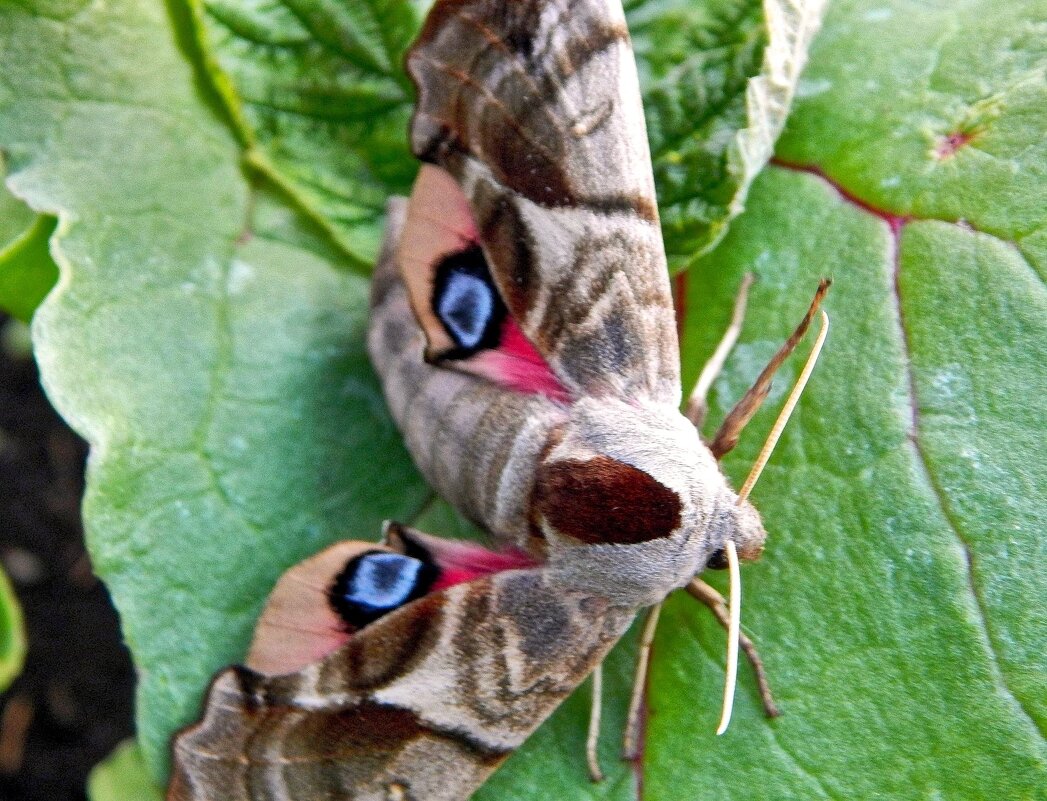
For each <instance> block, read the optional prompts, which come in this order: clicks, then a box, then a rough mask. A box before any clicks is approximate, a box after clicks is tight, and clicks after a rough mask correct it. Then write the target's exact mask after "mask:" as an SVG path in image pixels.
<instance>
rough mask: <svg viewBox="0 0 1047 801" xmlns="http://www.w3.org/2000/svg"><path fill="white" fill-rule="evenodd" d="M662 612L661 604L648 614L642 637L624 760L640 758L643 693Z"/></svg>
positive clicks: (625, 737) (625, 739)
mask: <svg viewBox="0 0 1047 801" xmlns="http://www.w3.org/2000/svg"><path fill="white" fill-rule="evenodd" d="M661 612H662V605H661V603H657V604H655V605H654V606H652V607H651V608H650V610H649V611H648V612H647V619H646V620H645V621H644V624H643V634H641V636H640V650H639V651H638V652H637V654H636V672H635V673H634V674H633V692H632V695H631V696H630V697H629V714H628V715H627V717H626V719H625V735H624V737H623V738H622V759H636V757H637V756H639V753H640V752H639V747H638V746H639V740H640V707H641V706H642V705H643V691H644V688H645V687H646V686H647V668H648V666H649V665H650V662H651V645H652V643H654V632H655V630H656V629H657V628H658V615H660V614H661Z"/></svg>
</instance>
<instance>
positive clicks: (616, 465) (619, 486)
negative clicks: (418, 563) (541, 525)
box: [534, 456, 680, 545]
mask: <svg viewBox="0 0 1047 801" xmlns="http://www.w3.org/2000/svg"><path fill="white" fill-rule="evenodd" d="M534 505H535V508H536V510H537V511H538V513H539V514H540V515H541V516H542V517H544V518H545V520H546V521H547V522H548V523H549V524H550V525H551V526H553V528H555V529H556V530H557V531H559V532H560V533H562V534H566V535H567V536H569V537H574V538H575V539H577V540H581V541H582V542H587V543H591V544H596V543H601V542H611V543H618V544H622V545H629V544H634V543H638V542H647V541H648V540H655V539H659V538H660V537H667V536H669V534H671V533H672V532H673V531H675V530H676V529H677V528H679V527H680V498H679V496H677V494H676V493H675V492H673V490H671V489H669V488H668V487H666V486H665V485H664V484H662V483H660V482H658V481H656V480H655V479H653V478H652V477H651V476H649V475H648V474H647V473H645V472H644V471H643V470H639V469H637V468H635V467H633V466H632V465H628V464H625V463H624V462H619V461H618V460H617V459H612V458H610V457H609V456H597V457H595V458H593V459H585V460H582V459H565V460H563V461H560V462H552V463H547V464H542V465H541V466H540V467H539V468H538V474H537V476H536V481H535V490H534Z"/></svg>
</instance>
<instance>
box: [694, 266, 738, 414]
mask: <svg viewBox="0 0 1047 801" xmlns="http://www.w3.org/2000/svg"><path fill="white" fill-rule="evenodd" d="M753 280H754V279H753V274H752V273H746V274H745V277H744V278H742V284H741V286H740V287H739V288H738V295H737V296H736V297H735V299H734V309H733V311H732V312H731V322H730V323H729V324H728V325H727V329H726V330H725V331H724V332H723V336H722V337H721V338H720V343H719V344H718V345H717V346H716V350H714V351H713V355H712V356H710V357H709V361H707V362H706V363H705V366H704V367H702V371H701V372H700V373H699V374H698V381H697V383H696V384H695V385H694V391H693V392H692V393H691V397H690V399H689V400H688V401H687V409H686V411H684V416H685V417H686V418H687V419H688V420H690V421H691V422H692V423H694V425H695V427H698V426H701V424H702V421H703V420H704V419H705V413H706V411H708V408H709V404H708V402H707V398H708V396H709V390H710V389H711V388H712V385H713V381H715V380H716V376H718V375H719V374H720V371H721V370H723V365H724V362H726V361H727V355H728V354H729V353H730V352H731V348H733V347H734V346H735V343H737V342H738V337H739V336H740V335H741V333H742V323H743V322H745V307H746V304H747V303H748V301H749V287H751V286H752V283H753Z"/></svg>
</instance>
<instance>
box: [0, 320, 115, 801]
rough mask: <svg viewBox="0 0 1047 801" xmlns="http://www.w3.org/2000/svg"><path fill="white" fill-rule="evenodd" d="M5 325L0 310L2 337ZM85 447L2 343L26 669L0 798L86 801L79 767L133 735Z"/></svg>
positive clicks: (3, 711) (2, 406)
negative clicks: (87, 531)
mask: <svg viewBox="0 0 1047 801" xmlns="http://www.w3.org/2000/svg"><path fill="white" fill-rule="evenodd" d="M13 326H14V324H12V323H8V322H7V321H6V320H4V319H3V318H2V317H0V338H2V339H4V340H10V339H11V336H10V335H11V333H12V332H13V331H14V330H15V329H14V328H13ZM5 329H6V330H5ZM5 334H6V335H7V336H6V337H5V336H3V335H5ZM86 453H87V448H86V446H85V444H84V442H83V441H82V440H81V439H80V438H79V437H78V436H77V435H76V434H74V433H73V432H72V431H71V430H70V429H69V427H68V426H66V425H65V423H64V422H62V420H61V418H59V416H58V415H57V414H56V413H55V411H54V409H53V408H51V405H50V403H48V401H47V398H46V397H45V396H44V394H43V392H42V390H41V388H40V384H39V380H38V376H37V371H36V365H35V364H34V363H33V361H32V359H31V358H30V357H29V356H28V355H27V354H24V353H20V352H19V348H17V347H11V346H10V343H9V342H8V345H7V346H6V347H3V348H0V561H2V563H3V566H4V569H5V570H6V571H7V574H8V576H10V578H11V581H12V583H13V584H14V586H15V590H16V592H17V594H18V598H19V600H20V601H21V603H22V609H23V611H24V613H25V617H26V628H27V630H28V636H29V654H28V659H27V661H26V666H25V670H24V671H23V673H22V675H21V676H20V677H19V678H18V679H17V680H16V681H15V682H14V684H13V685H12V686H11V688H10V689H9V690H8V691H7V692H6V693H4V694H3V695H0V799H2V801H44V800H45V799H46V801H73V800H74V799H75V800H76V801H81V800H82V799H85V798H86V796H85V794H84V782H85V779H86V777H87V772H88V771H89V770H90V769H91V767H92V766H94V765H95V764H96V763H97V762H98V761H100V760H101V759H102V758H104V757H105V756H106V755H107V754H108V753H109V752H110V751H111V750H112V748H113V747H114V746H115V745H116V744H117V743H118V742H119V741H120V740H122V739H123V738H125V737H128V736H129V735H130V734H131V731H132V718H131V716H132V695H133V687H134V673H133V670H132V667H131V660H130V657H129V656H128V654H127V651H126V649H125V648H124V646H123V644H122V642H121V640H120V632H119V624H118V622H117V618H116V613H115V611H114V610H113V607H112V604H111V603H110V601H109V596H108V594H107V593H106V591H105V588H104V587H103V586H102V584H101V583H100V582H99V581H98V580H97V579H96V578H95V577H94V576H93V575H92V573H91V566H90V563H89V562H88V558H87V554H86V552H85V551H84V545H83V531H82V529H81V526H80V497H81V494H82V493H83V480H84V459H85V456H86Z"/></svg>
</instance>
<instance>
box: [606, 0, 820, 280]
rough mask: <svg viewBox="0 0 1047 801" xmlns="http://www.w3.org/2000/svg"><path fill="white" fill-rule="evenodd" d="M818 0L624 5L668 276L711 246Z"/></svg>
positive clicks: (781, 112) (737, 208) (785, 107)
mask: <svg viewBox="0 0 1047 801" xmlns="http://www.w3.org/2000/svg"><path fill="white" fill-rule="evenodd" d="M823 6H824V2H823V0H792V1H789V0H785V1H783V0H766V2H765V1H764V0H706V2H693V0H628V2H627V3H626V9H627V12H628V17H629V27H630V30H631V32H632V36H633V45H634V48H635V51H636V57H637V62H638V64H637V66H638V69H639V72H640V81H641V84H642V86H643V100H644V112H645V116H646V117H647V132H648V135H649V136H650V140H651V155H652V159H653V161H654V177H655V183H656V184H657V185H658V206H659V210H660V212H661V219H662V232H663V234H664V236H665V248H666V253H667V255H668V257H669V266H670V269H671V270H673V271H674V272H675V271H677V270H680V269H683V268H685V267H687V266H688V265H690V264H691V263H693V261H694V259H695V258H697V257H698V256H700V255H702V254H703V253H707V252H709V251H710V250H712V249H713V248H714V247H716V245H717V243H718V242H719V241H720V240H721V239H722V238H723V236H724V234H725V233H727V227H728V225H729V224H730V221H731V220H732V219H734V218H735V217H736V216H737V215H738V214H740V213H741V212H742V210H743V209H744V207H745V197H746V195H747V193H748V191H749V184H750V183H752V180H753V179H754V178H755V177H756V175H757V174H758V173H759V172H760V170H761V169H763V167H764V165H765V164H766V163H767V160H768V159H769V158H770V157H771V153H772V152H773V150H774V143H775V140H776V139H777V138H778V134H779V133H781V130H782V126H783V124H784V123H785V117H786V115H787V114H788V113H789V106H790V104H791V102H792V97H793V92H794V91H795V88H796V83H797V80H798V79H799V76H800V70H802V69H803V65H804V62H805V61H806V56H807V48H808V45H809V44H810V41H811V39H812V37H813V36H814V34H815V32H816V31H817V30H818V26H819V24H820V23H821V15H822V10H823Z"/></svg>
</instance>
